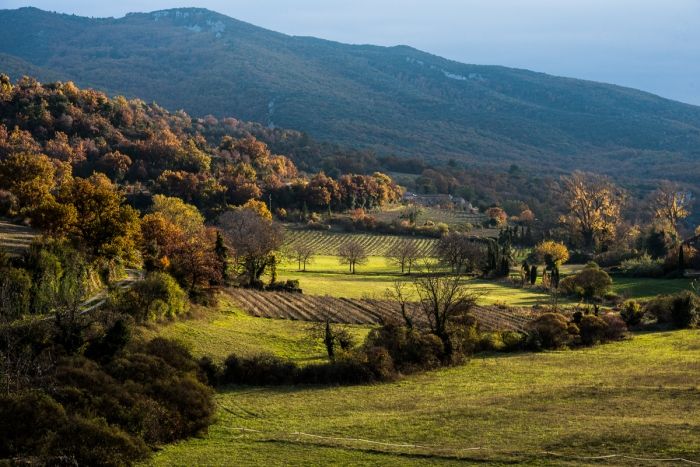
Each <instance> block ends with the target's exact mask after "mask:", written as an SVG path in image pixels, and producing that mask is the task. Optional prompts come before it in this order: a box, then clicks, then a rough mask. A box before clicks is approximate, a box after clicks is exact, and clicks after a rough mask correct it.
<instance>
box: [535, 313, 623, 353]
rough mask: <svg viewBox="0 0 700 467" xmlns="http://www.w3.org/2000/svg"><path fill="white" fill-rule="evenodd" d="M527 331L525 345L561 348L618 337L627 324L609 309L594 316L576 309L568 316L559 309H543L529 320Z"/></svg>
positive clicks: (621, 335) (540, 347)
mask: <svg viewBox="0 0 700 467" xmlns="http://www.w3.org/2000/svg"><path fill="white" fill-rule="evenodd" d="M528 332H529V334H528V341H527V344H528V347H530V348H532V349H561V348H565V347H571V346H574V345H576V344H583V345H594V344H599V343H603V342H610V341H614V340H620V339H622V338H623V337H624V336H625V334H626V333H627V326H626V325H625V322H624V321H623V320H622V318H620V317H619V316H618V315H616V314H612V313H609V314H605V315H602V316H596V315H593V314H583V313H581V312H577V313H574V315H573V317H572V319H571V320H569V319H568V318H567V317H566V316H564V315H562V314H560V313H545V314H543V315H541V316H540V317H539V318H537V319H535V320H534V321H532V322H531V323H530V325H529V329H528Z"/></svg>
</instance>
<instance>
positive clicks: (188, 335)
mask: <svg viewBox="0 0 700 467" xmlns="http://www.w3.org/2000/svg"><path fill="white" fill-rule="evenodd" d="M197 313H198V316H196V317H195V318H193V319H191V320H185V321H176V322H173V323H169V324H165V325H158V326H155V327H153V328H151V329H145V330H143V331H142V332H143V334H144V337H147V338H148V337H153V336H155V335H156V334H158V335H161V336H163V337H169V338H174V339H177V340H179V341H180V342H182V343H184V344H185V345H186V346H187V347H188V348H189V349H190V350H191V351H192V353H193V354H194V355H196V356H198V357H199V356H203V355H209V356H210V357H212V358H214V359H216V360H219V361H222V360H224V359H225V358H226V357H227V356H228V355H230V354H232V353H236V354H238V355H255V354H261V353H271V354H274V355H277V356H280V357H283V358H288V359H290V360H293V361H296V362H298V363H307V362H315V361H321V360H323V359H324V356H325V350H324V348H323V345H322V344H321V342H319V341H317V340H315V339H313V338H312V337H311V333H310V325H309V324H308V323H303V322H299V321H284V320H271V319H262V318H253V317H251V316H248V315H246V314H245V313H243V312H242V311H240V310H239V309H238V308H237V307H236V305H235V304H234V303H232V302H231V300H230V298H229V297H227V296H226V295H225V294H221V295H220V301H219V304H218V306H217V308H216V309H212V310H202V309H199V310H197ZM347 329H348V330H349V331H350V332H351V333H352V334H353V335H354V336H355V338H356V340H357V341H358V342H362V341H363V340H364V338H365V336H366V334H367V332H368V331H369V329H370V328H369V327H365V326H347Z"/></svg>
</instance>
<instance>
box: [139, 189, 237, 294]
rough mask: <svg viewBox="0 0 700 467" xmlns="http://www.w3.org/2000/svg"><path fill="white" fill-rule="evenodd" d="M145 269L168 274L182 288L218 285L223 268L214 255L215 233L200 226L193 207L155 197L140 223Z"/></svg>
mask: <svg viewBox="0 0 700 467" xmlns="http://www.w3.org/2000/svg"><path fill="white" fill-rule="evenodd" d="M142 229H143V243H142V252H143V256H144V261H145V264H146V267H147V268H148V269H150V270H164V271H166V272H169V273H171V274H172V275H173V276H174V277H175V278H176V279H178V280H179V281H180V283H181V284H183V286H185V287H187V288H188V289H189V290H190V291H193V290H194V289H195V288H196V287H198V286H202V285H208V284H211V283H218V282H220V281H221V280H222V277H221V274H222V271H223V270H224V268H223V267H222V265H221V264H220V259H219V257H218V256H217V254H216V249H215V248H216V230H215V229H212V228H207V227H205V225H204V217H203V216H202V214H201V213H200V212H199V210H197V208H196V207H194V206H192V205H189V204H186V203H184V202H183V201H182V200H181V199H179V198H169V197H166V196H162V195H156V196H154V199H153V207H152V208H151V213H149V214H147V215H145V216H144V218H143V221H142Z"/></svg>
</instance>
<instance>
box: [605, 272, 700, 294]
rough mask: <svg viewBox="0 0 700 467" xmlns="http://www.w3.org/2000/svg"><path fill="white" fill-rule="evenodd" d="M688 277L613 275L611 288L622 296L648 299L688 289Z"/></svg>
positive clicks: (689, 282)
mask: <svg viewBox="0 0 700 467" xmlns="http://www.w3.org/2000/svg"><path fill="white" fill-rule="evenodd" d="M690 284H691V281H690V279H651V278H636V277H619V276H614V277H613V290H614V291H615V293H617V294H618V295H621V296H623V297H630V298H638V299H649V298H653V297H654V296H656V295H659V294H673V293H676V292H680V291H682V290H690Z"/></svg>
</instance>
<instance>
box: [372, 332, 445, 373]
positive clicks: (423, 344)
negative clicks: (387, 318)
mask: <svg viewBox="0 0 700 467" xmlns="http://www.w3.org/2000/svg"><path fill="white" fill-rule="evenodd" d="M365 347H366V348H370V349H371V348H378V347H381V348H384V349H386V351H387V352H388V354H389V356H390V357H391V359H392V361H393V364H394V366H395V367H396V369H397V370H399V371H401V372H403V373H410V372H412V371H416V370H417V369H429V368H436V367H438V366H439V365H440V357H441V356H442V354H443V352H444V349H443V345H442V341H440V339H439V338H438V337H437V336H435V335H433V334H430V333H421V332H419V331H416V330H409V329H407V328H405V327H403V326H398V325H394V324H387V325H384V326H382V327H381V328H378V329H373V330H372V331H371V332H370V334H369V335H368V336H367V341H366V343H365Z"/></svg>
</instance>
